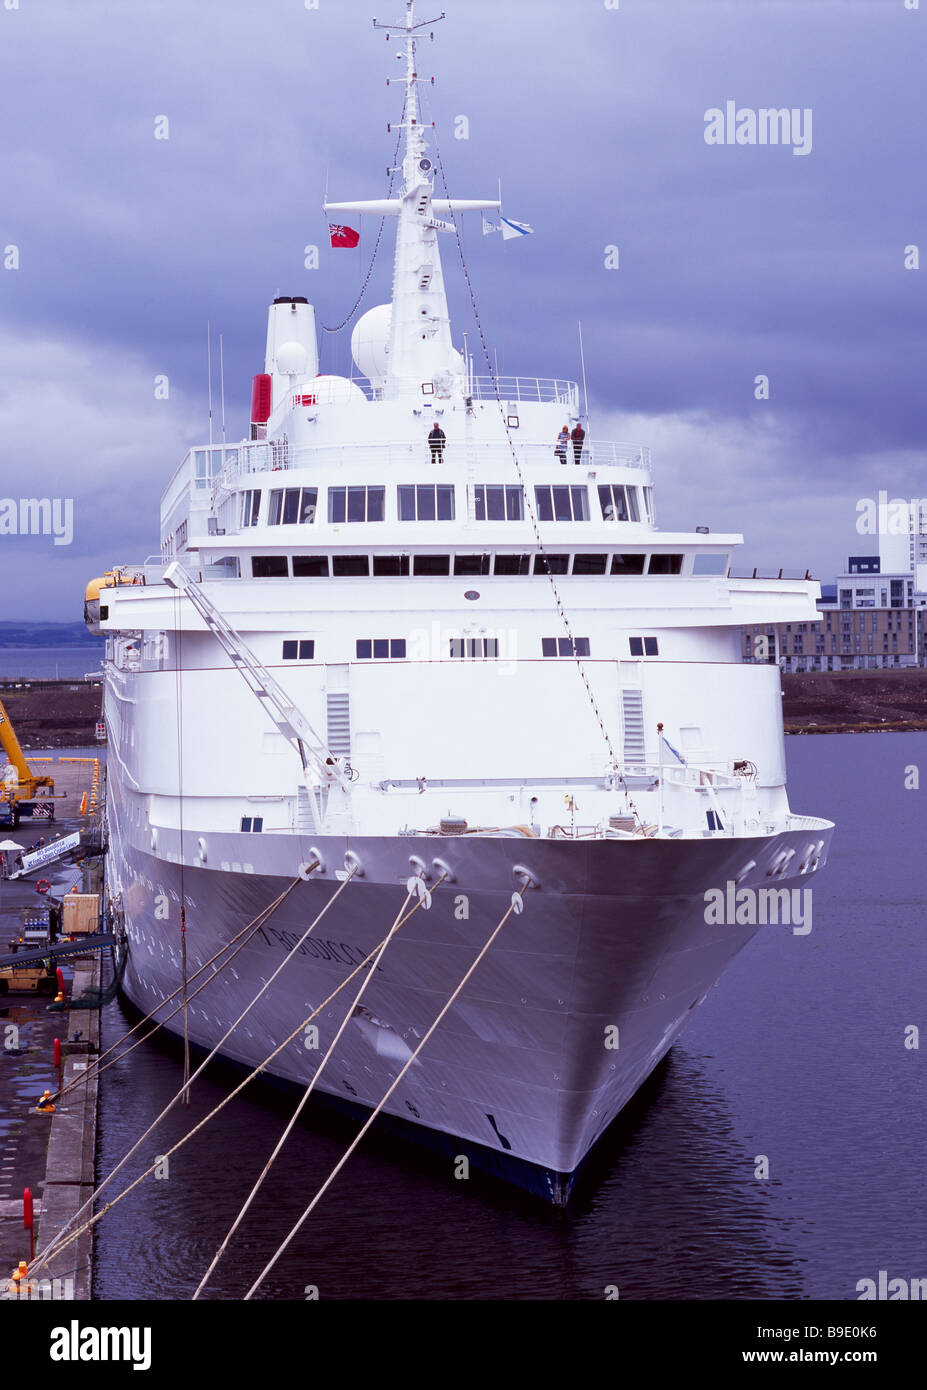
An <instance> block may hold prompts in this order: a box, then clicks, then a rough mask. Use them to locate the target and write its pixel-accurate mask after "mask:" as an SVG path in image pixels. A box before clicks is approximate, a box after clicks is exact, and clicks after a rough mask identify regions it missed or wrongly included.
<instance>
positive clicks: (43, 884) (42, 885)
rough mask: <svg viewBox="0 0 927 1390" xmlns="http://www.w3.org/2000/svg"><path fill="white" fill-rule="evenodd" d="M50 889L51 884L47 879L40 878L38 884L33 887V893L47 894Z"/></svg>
mask: <svg viewBox="0 0 927 1390" xmlns="http://www.w3.org/2000/svg"><path fill="white" fill-rule="evenodd" d="M50 887H51V884H50V883H49V881H48V879H47V878H40V879H39V881H38V883H37V884H36V885H35V891H36V892H37V893H47V892H48V890H49V888H50Z"/></svg>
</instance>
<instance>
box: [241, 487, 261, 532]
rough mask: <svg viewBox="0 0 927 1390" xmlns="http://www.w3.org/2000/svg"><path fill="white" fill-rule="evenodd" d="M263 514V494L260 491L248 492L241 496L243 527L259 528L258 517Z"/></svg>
mask: <svg viewBox="0 0 927 1390" xmlns="http://www.w3.org/2000/svg"><path fill="white" fill-rule="evenodd" d="M260 512H261V494H260V492H259V491H255V492H252V491H248V492H243V493H242V494H241V524H242V526H257V524H258V517H259V516H260Z"/></svg>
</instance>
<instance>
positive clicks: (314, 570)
mask: <svg viewBox="0 0 927 1390" xmlns="http://www.w3.org/2000/svg"><path fill="white" fill-rule="evenodd" d="M293 578H294V579H327V578H328V556H327V555H294V556H293Z"/></svg>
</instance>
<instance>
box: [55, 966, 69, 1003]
mask: <svg viewBox="0 0 927 1390" xmlns="http://www.w3.org/2000/svg"><path fill="white" fill-rule="evenodd" d="M55 974H56V975H57V977H58V994H59V995H60V997H61V999H62V1000H63V1002H64V1003H65V1004H67V1003H68V990H67V986H66V985H65V983H64V971H63V970H62V969H61V966H60V965H59V966H58V968H57V969H56V971H55Z"/></svg>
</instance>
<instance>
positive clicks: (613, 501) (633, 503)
mask: <svg viewBox="0 0 927 1390" xmlns="http://www.w3.org/2000/svg"><path fill="white" fill-rule="evenodd" d="M599 506H600V507H601V508H602V520H603V521H640V512H639V509H638V505H637V488H636V487H623V486H622V485H621V483H604V484H602V485H600V487H599Z"/></svg>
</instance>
